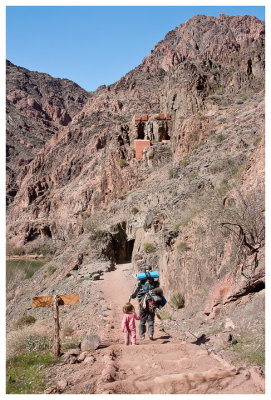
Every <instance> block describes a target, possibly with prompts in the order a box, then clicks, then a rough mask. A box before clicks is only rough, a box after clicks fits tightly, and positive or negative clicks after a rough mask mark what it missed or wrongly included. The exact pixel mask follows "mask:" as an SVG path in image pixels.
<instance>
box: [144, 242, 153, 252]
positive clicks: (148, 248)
mask: <svg viewBox="0 0 271 400" xmlns="http://www.w3.org/2000/svg"><path fill="white" fill-rule="evenodd" d="M143 249H144V252H145V253H147V254H149V253H153V252H154V251H155V246H154V244H153V243H148V242H146V243H144V245H143Z"/></svg>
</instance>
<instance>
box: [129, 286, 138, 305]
mask: <svg viewBox="0 0 271 400" xmlns="http://www.w3.org/2000/svg"><path fill="white" fill-rule="evenodd" d="M136 285H137V282H136V284H135V286H134V288H133V293H134V291H135V288H136ZM131 298H132V295H131V296H130V297H129V300H128V303H130V301H131Z"/></svg>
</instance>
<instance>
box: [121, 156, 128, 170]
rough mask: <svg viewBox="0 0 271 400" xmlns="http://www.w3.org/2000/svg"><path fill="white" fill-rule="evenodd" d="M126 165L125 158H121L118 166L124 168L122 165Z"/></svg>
mask: <svg viewBox="0 0 271 400" xmlns="http://www.w3.org/2000/svg"><path fill="white" fill-rule="evenodd" d="M126 165H127V162H126V159H125V158H121V159H120V168H124V167H126Z"/></svg>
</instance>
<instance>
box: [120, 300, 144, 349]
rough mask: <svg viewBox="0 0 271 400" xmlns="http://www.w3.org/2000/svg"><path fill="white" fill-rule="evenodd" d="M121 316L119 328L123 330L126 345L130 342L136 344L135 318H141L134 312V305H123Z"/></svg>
mask: <svg viewBox="0 0 271 400" xmlns="http://www.w3.org/2000/svg"><path fill="white" fill-rule="evenodd" d="M123 313H124V315H123V318H122V323H121V330H122V332H124V343H125V344H126V345H128V344H129V342H130V336H131V342H132V344H136V326H135V319H138V320H140V319H141V318H140V317H139V316H138V315H137V314H136V313H135V309H134V306H133V305H132V304H131V303H126V304H125V306H124V307H123Z"/></svg>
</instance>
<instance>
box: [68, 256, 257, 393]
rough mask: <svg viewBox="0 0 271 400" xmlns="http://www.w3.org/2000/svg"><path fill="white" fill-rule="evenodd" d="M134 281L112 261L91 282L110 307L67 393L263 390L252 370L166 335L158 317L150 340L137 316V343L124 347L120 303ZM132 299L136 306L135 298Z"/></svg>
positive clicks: (128, 271) (128, 268)
mask: <svg viewBox="0 0 271 400" xmlns="http://www.w3.org/2000/svg"><path fill="white" fill-rule="evenodd" d="M135 283H136V279H135V278H133V277H132V275H131V264H122V265H117V267H116V270H115V271H112V272H109V273H106V274H105V275H104V280H102V281H97V282H95V284H96V285H97V287H98V286H99V288H100V289H101V290H102V292H103V296H104V299H105V301H106V303H107V305H108V308H109V310H108V315H107V316H106V317H105V319H106V325H105V327H104V328H103V330H102V332H100V336H101V339H102V346H101V348H100V349H98V350H96V353H95V362H94V363H93V364H92V363H90V365H89V364H88V363H87V364H84V365H82V364H77V365H75V366H74V367H75V368H76V370H75V371H74V374H73V384H72V387H70V389H69V390H67V391H66V393H93V394H94V393H96V394H100V393H104V394H106V393H113V394H143V393H145V394H207V393H208V394H214V393H217V394H220V393H228V394H233V393H239V394H241V393H243V394H249V393H251V394H253V393H263V391H264V382H263V380H261V379H259V377H258V376H254V375H253V373H252V372H251V371H249V370H245V369H239V370H237V369H236V368H235V367H234V366H231V365H229V364H228V363H227V362H225V361H224V360H222V359H221V358H219V357H217V356H216V355H214V354H212V353H209V352H208V351H207V350H206V349H205V348H202V346H197V345H195V344H192V343H189V342H184V341H181V340H180V339H178V338H173V337H171V335H170V334H169V333H165V332H164V331H162V330H159V320H158V319H156V323H155V334H154V341H150V340H149V339H148V338H147V339H144V340H142V339H140V338H139V336H138V323H139V321H137V345H136V346H132V345H129V346H125V345H124V340H123V333H122V332H121V329H120V325H121V320H122V307H123V304H124V303H125V302H127V301H128V299H129V296H130V294H131V292H132V290H133V287H134V286H135ZM132 302H133V304H134V305H135V308H136V310H137V308H138V307H137V300H136V299H135V300H132Z"/></svg>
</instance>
